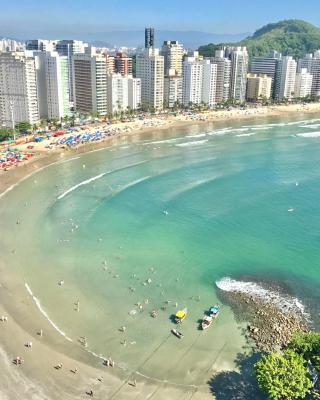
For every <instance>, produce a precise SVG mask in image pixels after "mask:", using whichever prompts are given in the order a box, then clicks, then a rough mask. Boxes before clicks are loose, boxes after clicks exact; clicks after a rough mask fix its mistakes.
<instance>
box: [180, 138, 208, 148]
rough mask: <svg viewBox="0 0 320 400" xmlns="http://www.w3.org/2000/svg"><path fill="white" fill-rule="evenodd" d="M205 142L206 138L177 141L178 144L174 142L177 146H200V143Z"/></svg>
mask: <svg viewBox="0 0 320 400" xmlns="http://www.w3.org/2000/svg"><path fill="white" fill-rule="evenodd" d="M207 142H208V139H205V140H195V141H192V142H185V143H179V144H176V146H178V147H189V146H200V145H202V144H205V143H207Z"/></svg>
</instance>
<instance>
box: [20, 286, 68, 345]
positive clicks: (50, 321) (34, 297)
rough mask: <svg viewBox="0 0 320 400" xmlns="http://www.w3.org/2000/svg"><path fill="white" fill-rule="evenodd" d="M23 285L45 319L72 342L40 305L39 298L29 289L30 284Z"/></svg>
mask: <svg viewBox="0 0 320 400" xmlns="http://www.w3.org/2000/svg"><path fill="white" fill-rule="evenodd" d="M24 286H25V287H26V289H27V292H28V293H29V294H30V296H31V297H32V299H33V301H34V302H35V304H36V306H37V307H38V309H39V311H40V312H41V314H42V315H43V316H44V317H45V318H46V320H47V321H48V322H49V323H50V324H51V325H52V326H53V327H54V329H55V330H56V331H57V332H59V333H60V335H61V336H63V337H64V338H65V339H67V340H68V341H69V342H72V339H70V338H69V337H68V336H67V335H66V334H65V333H64V332H63V331H62V330H61V329H60V328H59V327H58V326H57V325H56V324H55V323H54V322H53V321H52V320H51V319H50V318H49V316H48V314H47V313H46V311H45V310H44V309H43V308H42V305H41V303H40V300H39V299H38V298H37V297H36V296H35V295H34V294H33V293H32V290H31V289H30V286H29V285H28V284H27V283H25V284H24Z"/></svg>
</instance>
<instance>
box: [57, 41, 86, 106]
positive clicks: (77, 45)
mask: <svg viewBox="0 0 320 400" xmlns="http://www.w3.org/2000/svg"><path fill="white" fill-rule="evenodd" d="M56 51H57V52H58V53H59V55H60V56H65V57H67V58H68V68H69V96H70V97H69V100H70V103H73V101H74V98H73V94H74V89H73V75H72V74H73V70H72V57H73V56H74V55H75V54H84V53H85V52H86V51H88V52H90V48H89V45H88V43H85V42H82V41H81V40H59V41H58V42H57V44H56Z"/></svg>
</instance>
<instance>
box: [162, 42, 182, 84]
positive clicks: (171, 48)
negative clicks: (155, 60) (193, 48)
mask: <svg viewBox="0 0 320 400" xmlns="http://www.w3.org/2000/svg"><path fill="white" fill-rule="evenodd" d="M183 54H184V49H183V45H182V44H180V43H179V42H178V41H176V40H166V41H165V42H164V43H163V46H162V49H161V55H162V56H163V57H164V75H165V76H168V75H169V71H171V74H172V70H174V71H175V75H177V76H182V59H183Z"/></svg>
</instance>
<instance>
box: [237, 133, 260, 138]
mask: <svg viewBox="0 0 320 400" xmlns="http://www.w3.org/2000/svg"><path fill="white" fill-rule="evenodd" d="M256 134H257V132H250V133H239V135H236V137H245V136H253V135H256Z"/></svg>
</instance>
